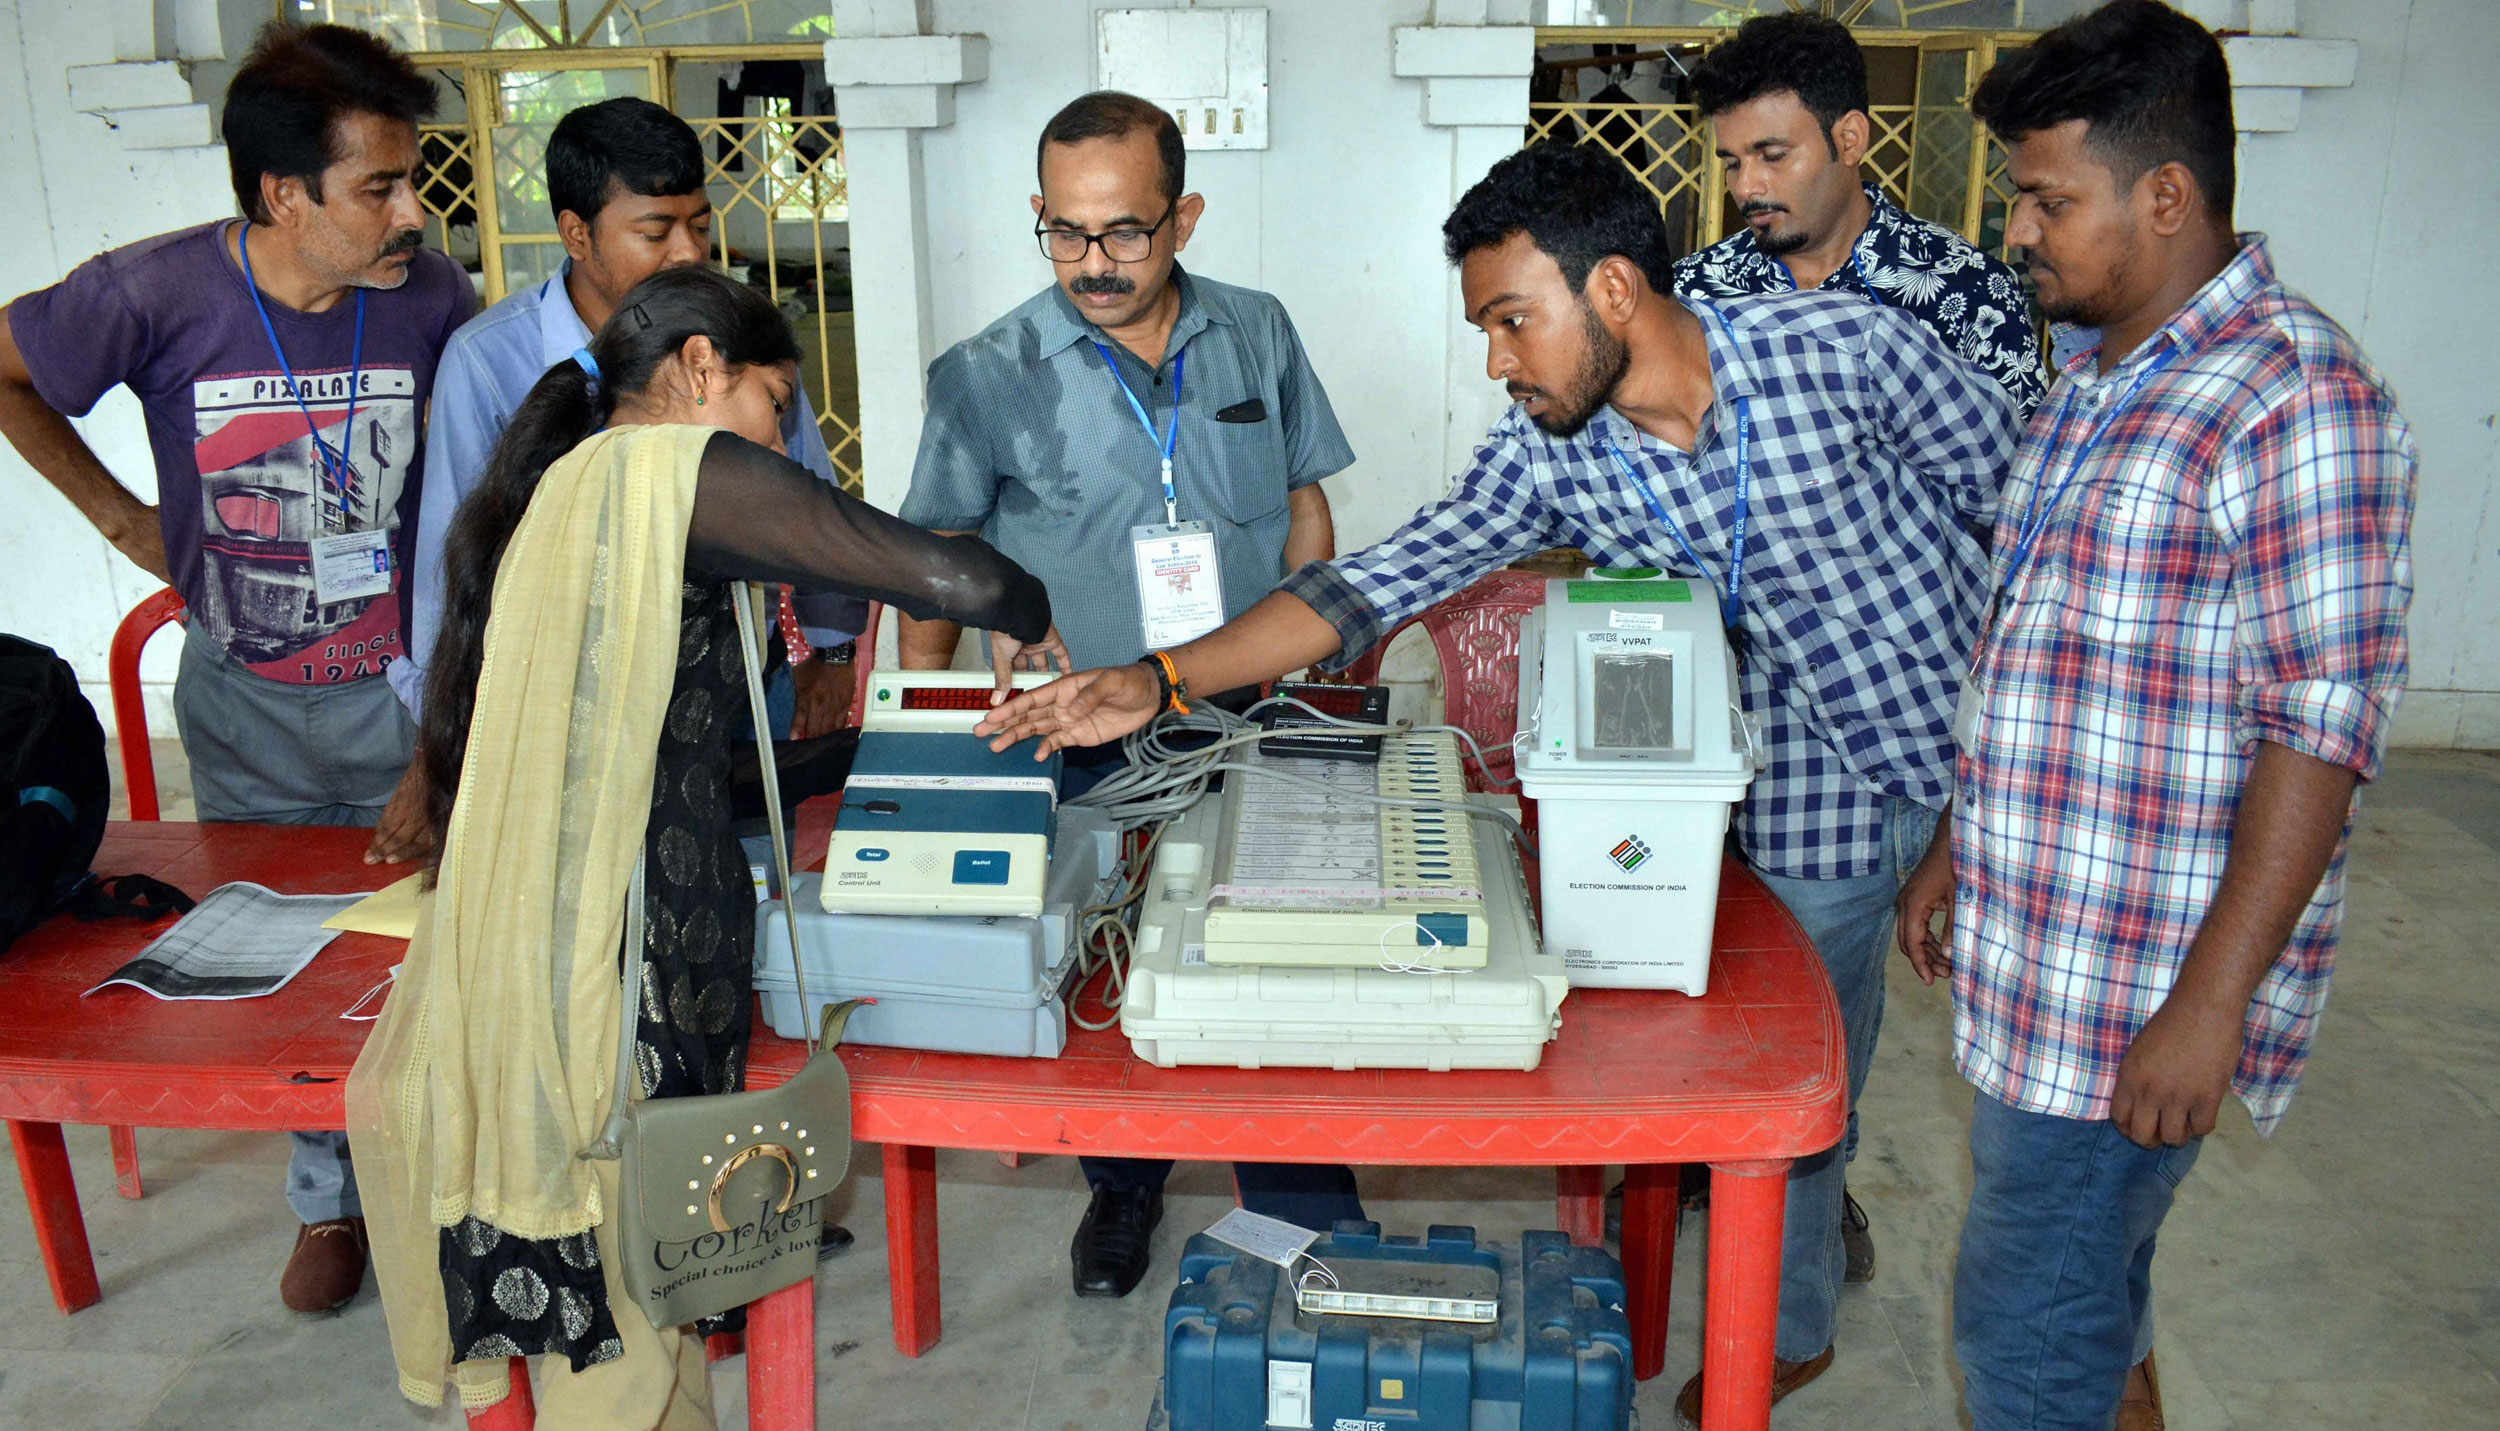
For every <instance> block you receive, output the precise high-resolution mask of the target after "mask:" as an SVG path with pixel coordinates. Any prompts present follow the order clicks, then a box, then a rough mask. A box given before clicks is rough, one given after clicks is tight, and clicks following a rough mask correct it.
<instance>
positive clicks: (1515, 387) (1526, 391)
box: [1502, 383, 1545, 402]
mask: <svg viewBox="0 0 2500 1431" xmlns="http://www.w3.org/2000/svg"><path fill="white" fill-rule="evenodd" d="M1502 390H1503V391H1504V392H1507V393H1509V394H1510V400H1511V401H1512V402H1526V401H1527V400H1528V399H1530V398H1541V397H1543V396H1545V389H1543V388H1530V387H1522V386H1520V385H1519V384H1517V383H1505V384H1504V385H1503V387H1502Z"/></svg>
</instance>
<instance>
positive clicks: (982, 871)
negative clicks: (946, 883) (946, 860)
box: [955, 850, 1008, 884]
mask: <svg viewBox="0 0 2500 1431" xmlns="http://www.w3.org/2000/svg"><path fill="white" fill-rule="evenodd" d="M1007 864H1008V855H1007V852H1006V851H1005V850H957V851H956V852H955V883H957V884H1005V883H1006V882H1007Z"/></svg>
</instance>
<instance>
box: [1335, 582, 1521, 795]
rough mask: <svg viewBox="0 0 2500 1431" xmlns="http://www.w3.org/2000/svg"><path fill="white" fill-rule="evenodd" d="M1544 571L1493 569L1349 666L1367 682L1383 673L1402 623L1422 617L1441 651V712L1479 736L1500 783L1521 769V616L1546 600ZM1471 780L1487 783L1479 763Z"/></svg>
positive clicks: (1352, 673)
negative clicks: (1516, 740) (1517, 745)
mask: <svg viewBox="0 0 2500 1431" xmlns="http://www.w3.org/2000/svg"><path fill="white" fill-rule="evenodd" d="M1545 581H1546V578H1545V576H1544V574H1542V573H1540V572H1533V571H1512V570H1509V569H1507V568H1505V569H1504V570H1501V571H1497V572H1494V573H1492V574H1491V575H1489V576H1486V577H1484V578H1483V579H1481V580H1479V581H1478V582H1477V583H1476V584H1475V585H1473V586H1470V587H1468V588H1467V589H1465V590H1464V591H1460V592H1457V593H1455V594H1454V595H1452V596H1450V597H1449V598H1448V599H1446V600H1444V601H1442V602H1441V603H1440V604H1438V605H1436V606H1434V607H1432V608H1430V609H1429V610H1427V611H1425V612H1424V613H1423V614H1422V615H1420V616H1414V617H1410V618H1409V619H1407V620H1405V621H1401V622H1399V623H1398V624H1397V625H1396V626H1395V627H1394V628H1392V629H1391V630H1390V632H1389V634H1388V635H1387V636H1385V637H1383V638H1381V642H1380V644H1379V645H1377V646H1374V647H1373V648H1372V649H1371V650H1369V651H1367V652H1365V653H1363V656H1362V658H1361V659H1359V660H1357V661H1356V662H1355V663H1354V664H1353V665H1352V666H1351V667H1349V668H1348V669H1347V671H1346V674H1347V675H1348V676H1349V677H1351V678H1353V679H1354V680H1355V681H1356V682H1357V683H1359V684H1362V685H1371V684H1374V683H1376V682H1377V681H1378V680H1379V679H1380V662H1381V658H1382V657H1383V656H1384V655H1385V654H1387V652H1388V650H1389V643H1390V641H1392V640H1395V639H1396V638H1397V634H1398V633H1399V632H1400V631H1404V630H1405V629H1406V628H1407V627H1409V626H1417V625H1420V626H1422V627H1423V628H1424V634H1425V635H1426V636H1428V637H1430V638H1431V639H1432V649H1433V651H1434V653H1435V654H1436V655H1438V656H1439V657H1440V658H1441V706H1442V712H1443V714H1442V719H1443V720H1444V721H1445V722H1447V723H1448V724H1450V725H1454V726H1457V727H1458V728H1459V729H1461V730H1464V731H1466V732H1467V733H1468V734H1469V735H1472V736H1474V737H1475V738H1476V741H1477V743H1478V744H1480V745H1482V746H1483V747H1484V763H1485V765H1486V767H1487V769H1488V770H1489V771H1490V773H1491V774H1492V776H1493V779H1494V781H1495V783H1497V784H1499V783H1507V782H1508V781H1510V780H1511V779H1512V778H1513V776H1514V773H1515V772H1514V769H1513V763H1514V757H1513V755H1512V753H1511V746H1510V742H1511V738H1512V737H1513V736H1515V735H1517V734H1518V733H1519V672H1518V666H1517V659H1518V655H1519V618H1520V617H1522V616H1525V615H1527V614H1528V613H1529V612H1531V611H1534V610H1536V609H1537V608H1538V607H1540V606H1542V605H1544V604H1545ZM1467 783H1468V785H1469V786H1470V787H1471V788H1474V789H1478V790H1481V789H1483V788H1484V787H1483V785H1482V784H1480V783H1479V782H1478V780H1477V777H1476V775H1475V772H1474V770H1473V767H1470V768H1469V773H1468V777H1467Z"/></svg>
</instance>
